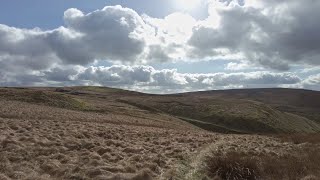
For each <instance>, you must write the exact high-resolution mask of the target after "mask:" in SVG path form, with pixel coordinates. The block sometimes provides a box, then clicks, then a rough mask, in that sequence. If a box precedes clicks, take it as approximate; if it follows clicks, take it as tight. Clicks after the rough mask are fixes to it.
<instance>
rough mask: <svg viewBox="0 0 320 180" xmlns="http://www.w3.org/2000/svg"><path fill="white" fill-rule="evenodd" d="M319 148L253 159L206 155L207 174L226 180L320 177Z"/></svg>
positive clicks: (231, 155)
mask: <svg viewBox="0 0 320 180" xmlns="http://www.w3.org/2000/svg"><path fill="white" fill-rule="evenodd" d="M319 160H320V151H319V149H304V151H303V152H300V153H299V155H298V156H295V155H289V154H287V155H284V156H279V157H278V156H271V155H268V154H265V155H260V156H251V155H249V154H243V153H238V152H229V153H227V154H224V155H215V154H212V155H210V156H206V158H205V162H204V164H205V166H204V167H205V169H204V173H205V174H207V176H208V177H210V178H217V179H219V178H220V179H226V180H256V179H270V180H271V179H289V180H295V179H303V178H311V179H312V177H313V179H318V178H320V161H319Z"/></svg>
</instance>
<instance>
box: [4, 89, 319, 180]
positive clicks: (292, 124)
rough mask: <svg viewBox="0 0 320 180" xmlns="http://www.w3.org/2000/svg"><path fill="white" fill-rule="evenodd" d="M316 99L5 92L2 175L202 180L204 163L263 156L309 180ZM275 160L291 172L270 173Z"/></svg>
mask: <svg viewBox="0 0 320 180" xmlns="http://www.w3.org/2000/svg"><path fill="white" fill-rule="evenodd" d="M318 97H319V92H314V91H305V90H291V89H255V90H229V91H207V92H194V93H184V94H172V95H153V94H144V93H139V92H133V91H126V90H121V89H114V88H105V87H60V88H0V179H1V180H2V179H4V180H7V179H24V180H29V179H45V180H47V179H48V180H51V179H127V180H129V179H130V180H137V179H203V178H204V177H203V176H205V174H206V173H204V172H203V168H202V164H203V163H204V162H206V160H203V158H206V157H207V155H208V154H209V155H210V153H214V156H213V157H220V155H223V154H222V153H234V152H237V153H242V155H243V158H245V157H247V156H249V157H250V158H251V157H254V158H256V160H257V162H258V161H260V160H259V159H263V162H264V164H262V165H263V166H265V167H260V169H266V168H267V169H268V170H269V169H271V170H272V171H273V172H278V174H277V175H280V174H281V175H284V176H289V175H291V174H293V173H295V172H296V171H295V170H294V169H295V168H296V169H301V168H302V167H303V168H305V167H308V168H309V169H310V171H303V173H301V174H299V177H305V176H307V175H309V174H310V173H311V174H314V173H315V172H319V171H320V169H319V163H318V162H319V161H318V159H319V158H317V157H318V156H319V157H320V154H319V153H317V152H320V151H318V149H319V146H318V145H317V143H318V139H317V137H319V136H317V135H313V134H310V135H306V136H301V135H300V134H301V133H316V132H319V130H320V127H319V124H318V122H319V119H318V117H319V112H320V111H319V102H318V101H317V100H318V99H317V98H318ZM278 133H280V134H282V135H283V134H284V133H295V134H296V135H297V136H291V135H286V136H284V137H283V138H282V137H281V138H282V139H285V140H284V141H283V140H280V139H279V137H273V136H275V134H278ZM257 134H264V135H257ZM265 135H268V136H265ZM269 135H272V136H269ZM292 138H294V139H295V140H294V143H293V142H291V141H292V140H291V139H292ZM296 140H298V141H296ZM309 141H310V142H312V143H313V144H315V145H311V144H310V143H304V142H309ZM242 155H241V156H242ZM236 156H237V157H239V155H236ZM222 157H223V156H222ZM230 157H233V156H230ZM226 158H229V157H226ZM306 159H307V161H306ZM226 160H227V161H228V162H229V161H231V162H233V161H234V160H232V159H231V160H229V159H226ZM275 160H277V162H278V164H280V165H281V163H282V164H283V167H282V168H279V167H272V166H271V165H272V164H273V163H269V162H271V161H272V162H273V161H275ZM213 161H215V160H213ZM223 161H224V159H222V160H221V159H220V160H219V161H217V162H223ZM210 162H211V161H210ZM241 162H242V160H241ZM301 162H303V163H302V164H301ZM306 162H308V163H306ZM290 163H291V164H290ZM288 165H290V166H288ZM219 166H220V165H219ZM291 166H294V167H291ZM198 170H199V172H198ZM280 170H281V171H280ZM298 172H300V171H298ZM286 173H287V174H288V175H286ZM209 175H210V174H209ZM262 175H263V174H262ZM314 175H317V174H314ZM268 176H269V175H268V174H267V175H266V177H268ZM271 179H274V178H271Z"/></svg>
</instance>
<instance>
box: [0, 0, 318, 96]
mask: <svg viewBox="0 0 320 180" xmlns="http://www.w3.org/2000/svg"><path fill="white" fill-rule="evenodd" d="M207 3H208V17H207V18H205V19H201V20H199V19H195V18H194V17H192V16H191V15H189V14H187V13H182V12H176V13H173V14H170V15H168V16H166V17H164V18H155V17H152V15H147V14H138V13H137V12H136V11H135V10H133V9H130V8H126V7H122V6H120V5H118V6H106V7H104V8H102V9H98V10H96V11H93V12H89V13H84V12H82V11H81V10H79V9H76V8H70V9H67V10H66V11H65V13H64V15H63V19H64V25H63V26H61V27H57V28H56V29H51V30H42V29H40V28H34V29H22V28H16V27H10V26H7V25H5V24H0V85H1V86H34V85H41V86H46V85H58V86H68V85H103V86H114V87H122V88H128V89H134V90H139V91H146V92H147V91H152V92H160V93H161V92H170V91H172V92H180V91H195V90H205V89H227V88H246V87H295V88H308V89H316V90H319V84H320V80H319V76H320V71H318V70H316V71H313V73H308V74H307V75H305V74H303V73H302V71H303V69H305V67H310V66H313V67H316V68H317V67H319V66H320V35H319V32H320V21H318V18H319V17H320V11H318V9H320V2H318V1H313V0H307V1H301V0H290V1H289V0H287V1H275V0H271V1H270V0H268V1H267V0H261V1H259V0H245V1H243V2H242V1H241V3H239V2H238V1H237V0H224V1H222V0H208V2H207ZM214 60H225V61H226V67H225V71H221V72H212V73H179V71H178V70H177V69H156V68H154V67H153V66H154V64H156V63H160V64H161V63H176V62H193V63H197V62H202V61H214ZM106 61H107V62H109V63H111V64H117V65H110V66H107V65H99V64H100V63H101V62H106ZM293 67H299V68H298V69H300V70H301V71H293V70H292V68H293ZM229 71H232V72H229Z"/></svg>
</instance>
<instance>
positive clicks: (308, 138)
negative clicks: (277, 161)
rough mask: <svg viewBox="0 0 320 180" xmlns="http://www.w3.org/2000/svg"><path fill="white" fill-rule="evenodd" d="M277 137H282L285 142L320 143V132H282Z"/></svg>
mask: <svg viewBox="0 0 320 180" xmlns="http://www.w3.org/2000/svg"><path fill="white" fill-rule="evenodd" d="M275 137H277V138H279V139H281V140H282V141H284V142H293V143H294V144H302V143H311V144H320V134H319V133H313V134H305V133H295V134H281V135H276V136H275Z"/></svg>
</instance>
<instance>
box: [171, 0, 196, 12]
mask: <svg viewBox="0 0 320 180" xmlns="http://www.w3.org/2000/svg"><path fill="white" fill-rule="evenodd" d="M175 2H176V6H177V7H179V9H183V10H192V9H195V8H197V7H198V6H199V5H200V3H201V0H175Z"/></svg>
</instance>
